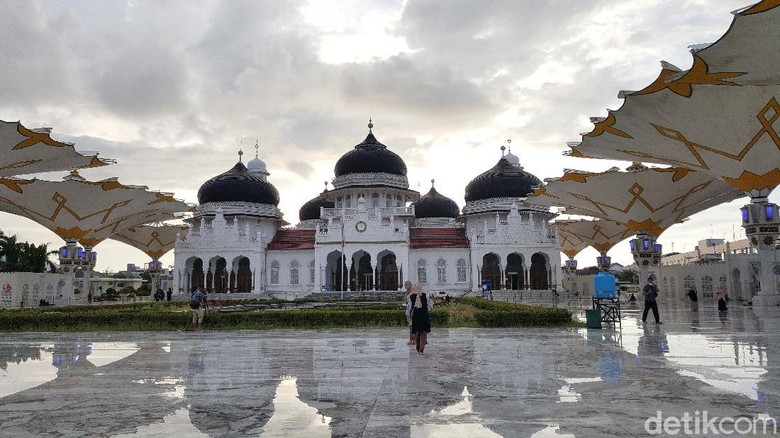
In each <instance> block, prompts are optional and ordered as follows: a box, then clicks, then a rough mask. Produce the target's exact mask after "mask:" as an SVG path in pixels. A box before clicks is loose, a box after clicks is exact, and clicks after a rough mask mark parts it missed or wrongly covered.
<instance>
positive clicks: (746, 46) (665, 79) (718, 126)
mask: <svg viewBox="0 0 780 438" xmlns="http://www.w3.org/2000/svg"><path fill="white" fill-rule="evenodd" d="M778 6H780V3H778V2H777V1H763V2H761V3H759V4H757V5H755V6H753V7H750V8H747V9H745V10H742V11H740V12H737V13H736V14H735V17H734V21H733V23H732V26H731V28H730V29H729V30H728V31H727V32H726V34H725V35H724V36H723V37H722V38H721V39H719V40H718V41H717V42H716V43H713V44H711V45H709V46H706V47H703V48H702V47H699V48H695V49H693V51H692V52H693V65H692V67H691V68H690V69H689V70H687V71H680V69H678V68H677V67H675V66H673V65H670V64H666V63H664V68H663V70H662V71H661V74H660V75H659V77H658V79H657V80H656V81H655V82H653V83H652V84H650V85H649V86H648V87H646V88H644V89H643V90H640V91H637V92H633V93H629V92H626V93H621V96H622V97H624V98H625V100H624V103H623V105H622V106H621V107H620V109H618V110H616V111H610V112H609V115H608V117H606V118H595V119H593V120H594V122H595V127H594V129H593V130H592V131H591V132H589V133H586V134H583V136H582V141H581V143H579V144H570V145H569V146H570V147H571V151H570V152H569V154H570V155H571V156H575V157H587V158H605V159H617V160H630V161H635V160H640V161H644V162H652V163H662V164H669V165H672V166H679V167H687V168H689V169H694V170H699V171H703V172H706V173H709V174H710V175H711V176H712V177H715V178H720V179H722V180H723V181H726V182H727V183H729V184H731V185H732V186H733V187H735V188H737V189H739V190H742V191H744V192H746V193H749V194H750V195H751V196H767V195H768V194H769V192H771V190H772V189H773V188H774V187H776V186H777V185H778V184H780V103H778V100H779V99H780V70H778V68H777V66H778V65H780V51H779V50H777V44H776V42H777V41H780V7H778Z"/></svg>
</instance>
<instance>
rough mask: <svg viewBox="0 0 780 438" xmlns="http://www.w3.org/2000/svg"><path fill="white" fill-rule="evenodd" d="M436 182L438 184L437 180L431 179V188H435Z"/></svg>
mask: <svg viewBox="0 0 780 438" xmlns="http://www.w3.org/2000/svg"><path fill="white" fill-rule="evenodd" d="M435 182H436V180H435V179H431V188H433V183H435Z"/></svg>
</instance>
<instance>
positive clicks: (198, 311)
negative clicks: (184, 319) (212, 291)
mask: <svg viewBox="0 0 780 438" xmlns="http://www.w3.org/2000/svg"><path fill="white" fill-rule="evenodd" d="M190 309H192V326H193V327H194V328H195V330H198V331H200V330H201V329H202V328H203V315H204V314H205V313H206V294H204V293H203V292H201V290H200V288H198V289H195V292H194V293H193V294H192V297H191V298H190Z"/></svg>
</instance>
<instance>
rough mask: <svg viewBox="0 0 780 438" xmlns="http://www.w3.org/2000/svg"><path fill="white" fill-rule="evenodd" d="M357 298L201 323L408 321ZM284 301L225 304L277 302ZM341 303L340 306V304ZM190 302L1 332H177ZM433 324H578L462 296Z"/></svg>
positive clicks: (551, 313) (387, 304)
mask: <svg viewBox="0 0 780 438" xmlns="http://www.w3.org/2000/svg"><path fill="white" fill-rule="evenodd" d="M354 301H355V300H344V301H341V300H330V301H329V303H331V306H330V307H327V308H317V309H282V310H278V309H269V310H257V309H250V310H240V311H230V312H221V311H218V310H217V309H218V307H221V306H220V303H216V302H211V303H210V306H211V308H210V309H209V310H208V311H207V315H206V320H205V324H204V327H205V328H207V329H209V330H243V329H251V330H256V329H279V328H326V327H377V328H378V327H402V326H404V325H405V324H406V318H405V315H404V311H403V308H402V306H401V304H402V303H401V302H400V301H399V300H398V299H397V298H396V299H395V300H393V301H394V302H393V301H388V300H382V302H378V303H376V304H374V305H372V304H368V305H363V306H360V307H355V306H352V305H350V303H352V302H354ZM281 302H282V301H279V300H269V301H252V302H237V301H230V302H229V303H228V302H226V303H225V305H230V306H236V305H237V304H279V303H281ZM342 304H343V305H342ZM191 320H192V315H191V312H190V309H189V306H188V303H184V302H174V303H168V302H148V303H134V304H117V305H111V306H71V307H50V308H40V309H18V310H2V311H0V331H4V332H21V331H25V332H30V331H32V332H36V331H37V332H40V331H178V330H186V329H189V328H190V327H191ZM431 324H432V325H433V326H434V327H529V326H535V327H538V326H556V327H571V326H580V325H581V323H579V322H576V321H573V320H572V315H571V312H569V311H568V310H565V309H552V308H549V307H538V306H529V305H523V304H511V303H504V302H497V301H486V300H483V299H481V298H460V299H458V300H455V301H453V302H451V303H449V304H447V305H440V306H436V307H434V308H433V309H432V310H431Z"/></svg>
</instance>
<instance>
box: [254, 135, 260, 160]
mask: <svg viewBox="0 0 780 438" xmlns="http://www.w3.org/2000/svg"><path fill="white" fill-rule="evenodd" d="M255 158H257V159H259V158H260V139H255Z"/></svg>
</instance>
